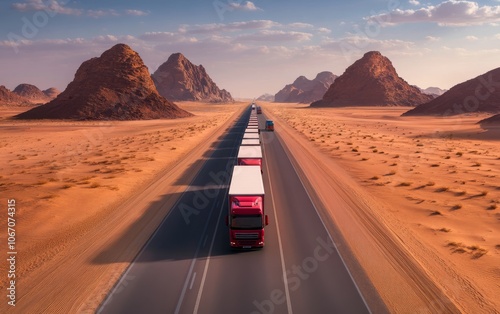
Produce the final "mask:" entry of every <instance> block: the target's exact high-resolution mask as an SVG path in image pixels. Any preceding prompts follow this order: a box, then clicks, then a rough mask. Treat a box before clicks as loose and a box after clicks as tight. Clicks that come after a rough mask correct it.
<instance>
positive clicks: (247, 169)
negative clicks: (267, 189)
mask: <svg viewBox="0 0 500 314" xmlns="http://www.w3.org/2000/svg"><path fill="white" fill-rule="evenodd" d="M229 195H264V183H263V182H262V174H261V172H260V166H234V168H233V174H232V176H231V183H230V185H229Z"/></svg>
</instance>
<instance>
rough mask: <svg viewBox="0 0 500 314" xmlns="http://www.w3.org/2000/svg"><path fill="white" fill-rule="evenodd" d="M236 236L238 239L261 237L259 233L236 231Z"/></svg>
mask: <svg viewBox="0 0 500 314" xmlns="http://www.w3.org/2000/svg"><path fill="white" fill-rule="evenodd" d="M234 237H235V238H236V239H237V240H256V239H258V238H259V234H258V233H236V234H235V235H234Z"/></svg>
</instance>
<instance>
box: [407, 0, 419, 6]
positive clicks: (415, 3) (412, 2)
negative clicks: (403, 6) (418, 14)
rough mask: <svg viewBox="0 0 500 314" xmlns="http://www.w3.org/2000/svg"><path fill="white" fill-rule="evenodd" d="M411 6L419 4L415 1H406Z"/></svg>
mask: <svg viewBox="0 0 500 314" xmlns="http://www.w3.org/2000/svg"><path fill="white" fill-rule="evenodd" d="M408 2H409V3H410V4H411V5H420V2H419V1H417V0H410V1H408Z"/></svg>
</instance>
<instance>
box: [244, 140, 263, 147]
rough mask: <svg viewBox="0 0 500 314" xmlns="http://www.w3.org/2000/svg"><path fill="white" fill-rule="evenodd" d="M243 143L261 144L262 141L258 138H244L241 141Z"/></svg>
mask: <svg viewBox="0 0 500 314" xmlns="http://www.w3.org/2000/svg"><path fill="white" fill-rule="evenodd" d="M241 145H257V146H258V145H260V141H259V140H256V139H244V140H242V141H241Z"/></svg>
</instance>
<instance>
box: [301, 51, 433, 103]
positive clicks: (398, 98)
mask: <svg viewBox="0 0 500 314" xmlns="http://www.w3.org/2000/svg"><path fill="white" fill-rule="evenodd" d="M432 98H433V97H432V96H430V95H426V94H423V93H422V92H421V91H420V90H419V89H418V88H417V87H415V86H411V85H409V84H408V83H407V82H406V81H405V80H403V79H402V78H401V77H399V76H398V74H397V72H396V69H395V68H394V66H393V65H392V63H391V61H390V60H389V59H388V58H386V57H384V56H383V55H382V54H381V53H380V52H378V51H370V52H367V53H365V55H364V56H363V57H362V58H361V59H359V60H357V61H356V62H354V63H353V64H352V65H351V66H349V67H348V68H347V69H346V70H345V72H344V73H343V74H342V75H341V76H339V77H338V78H336V79H335V81H334V82H333V84H332V85H331V86H330V88H329V89H328V91H327V92H326V93H325V95H324V96H323V99H322V100H319V101H316V102H314V103H312V104H311V107H343V106H416V105H419V104H422V103H425V102H428V101H429V100H431V99H432Z"/></svg>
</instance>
